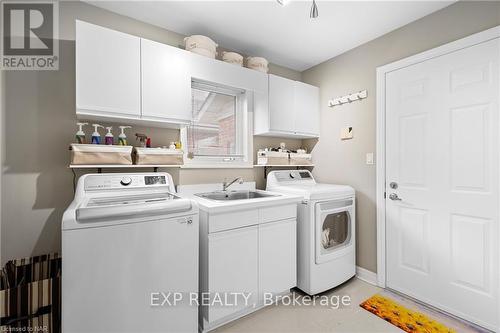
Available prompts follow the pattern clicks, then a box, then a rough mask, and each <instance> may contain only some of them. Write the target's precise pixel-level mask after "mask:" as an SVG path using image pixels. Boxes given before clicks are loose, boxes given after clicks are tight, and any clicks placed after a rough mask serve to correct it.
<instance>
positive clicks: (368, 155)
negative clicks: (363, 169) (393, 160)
mask: <svg viewBox="0 0 500 333" xmlns="http://www.w3.org/2000/svg"><path fill="white" fill-rule="evenodd" d="M373 163H374V161H373V153H366V164H368V165H372V164H373Z"/></svg>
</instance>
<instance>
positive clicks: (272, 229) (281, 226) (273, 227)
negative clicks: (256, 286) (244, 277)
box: [259, 219, 297, 294]
mask: <svg viewBox="0 0 500 333" xmlns="http://www.w3.org/2000/svg"><path fill="white" fill-rule="evenodd" d="M296 228H297V222H296V220H295V219H290V220H284V221H279V222H271V223H266V224H261V225H259V271H260V286H261V291H262V293H273V294H277V293H281V292H284V291H287V290H289V289H290V288H293V287H295V286H296V285H297V231H296Z"/></svg>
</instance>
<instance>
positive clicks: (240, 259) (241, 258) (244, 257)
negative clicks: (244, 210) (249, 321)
mask: <svg viewBox="0 0 500 333" xmlns="http://www.w3.org/2000/svg"><path fill="white" fill-rule="evenodd" d="M258 233H259V230H258V226H252V227H246V228H240V229H234V230H229V231H223V232H217V233H213V234H209V235H208V288H209V291H210V294H211V299H214V297H216V295H215V293H219V295H220V297H221V299H222V300H224V299H225V295H226V294H229V295H231V293H235V292H237V293H245V294H247V295H251V296H250V299H249V301H248V302H249V304H254V303H256V301H257V300H258V299H257V294H258V260H257V256H256V255H255V254H256V253H257V252H258ZM235 300H237V301H238V304H236V302H232V297H231V302H230V303H231V305H228V306H219V305H218V304H215V305H214V306H210V307H209V308H208V316H209V318H210V321H211V322H212V321H217V320H219V319H221V318H224V317H226V316H228V315H231V314H233V313H235V312H239V311H241V310H243V309H244V308H245V303H244V301H245V299H244V298H243V297H238V298H236V299H235ZM214 303H215V302H214Z"/></svg>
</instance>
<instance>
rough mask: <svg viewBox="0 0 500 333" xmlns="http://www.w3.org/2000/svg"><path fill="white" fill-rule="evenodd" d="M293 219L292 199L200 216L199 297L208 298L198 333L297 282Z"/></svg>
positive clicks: (233, 317)
mask: <svg viewBox="0 0 500 333" xmlns="http://www.w3.org/2000/svg"><path fill="white" fill-rule="evenodd" d="M230 221H232V222H233V223H229V222H230ZM296 221H297V206H296V204H295V203H293V204H287V205H278V206H273V207H266V208H261V209H248V210H242V211H238V212H230V213H217V214H212V215H211V214H209V213H207V212H202V213H201V214H200V300H201V299H202V298H203V297H207V298H208V299H209V302H208V304H207V303H205V304H203V303H202V304H201V305H200V314H201V315H200V325H201V327H202V329H203V331H208V330H211V329H213V328H215V327H218V326H220V325H222V324H225V323H227V322H229V321H231V320H235V319H237V318H239V317H240V316H243V315H245V314H248V313H250V312H253V311H256V310H258V309H259V308H260V307H262V306H263V305H265V303H264V301H265V299H264V296H265V295H271V294H273V295H276V294H282V293H286V292H288V291H289V290H290V288H293V287H295V286H296V280H297V269H296V268H297V266H296V256H297V246H296V239H297V236H296V228H297V222H296ZM243 295H244V296H243ZM269 299H270V297H269V296H268V299H267V301H266V303H267V304H269V302H268V300H269ZM220 301H221V302H223V303H225V305H221V304H220Z"/></svg>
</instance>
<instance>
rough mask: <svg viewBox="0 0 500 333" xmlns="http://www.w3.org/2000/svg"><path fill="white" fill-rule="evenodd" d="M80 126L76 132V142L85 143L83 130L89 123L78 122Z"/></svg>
mask: <svg viewBox="0 0 500 333" xmlns="http://www.w3.org/2000/svg"><path fill="white" fill-rule="evenodd" d="M76 125H77V126H78V131H77V132H76V135H75V139H76V143H80V144H84V143H85V132H84V131H83V126H85V125H88V123H76Z"/></svg>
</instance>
